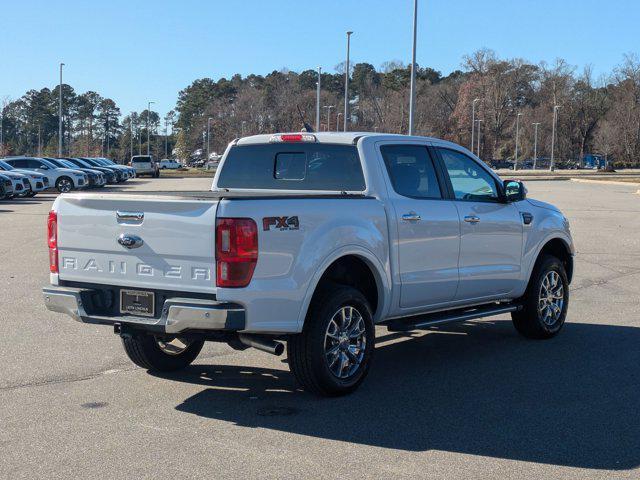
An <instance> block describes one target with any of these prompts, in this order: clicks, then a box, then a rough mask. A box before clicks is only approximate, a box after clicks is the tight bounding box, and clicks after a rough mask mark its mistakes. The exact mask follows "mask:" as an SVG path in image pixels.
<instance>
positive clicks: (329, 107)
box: [322, 105, 333, 132]
mask: <svg viewBox="0 0 640 480" xmlns="http://www.w3.org/2000/svg"><path fill="white" fill-rule="evenodd" d="M322 108H326V109H327V132H328V131H330V130H331V109H332V108H333V105H325V106H324V107H322Z"/></svg>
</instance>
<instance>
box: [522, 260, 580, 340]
mask: <svg viewBox="0 0 640 480" xmlns="http://www.w3.org/2000/svg"><path fill="white" fill-rule="evenodd" d="M551 272H555V273H557V275H558V277H559V282H561V284H562V296H563V300H562V306H561V307H560V306H558V307H557V308H556V309H555V310H554V308H551V307H550V308H551V311H556V310H558V309H559V310H560V312H559V315H558V316H557V318H549V321H547V322H545V318H546V316H544V315H542V314H541V312H540V310H539V308H538V306H539V302H540V301H541V295H542V294H541V291H542V289H543V286H542V283H543V281H544V279H545V277H547V275H553V274H552V273H551ZM542 301H545V300H542ZM519 302H520V304H521V305H522V310H520V311H517V312H513V313H512V314H511V319H512V320H513V325H514V327H515V328H516V330H517V331H518V332H519V333H520V334H521V335H523V336H524V337H527V338H533V339H546V338H551V337H553V336H555V335H557V334H558V332H560V330H561V329H562V326H563V325H564V321H565V319H566V317H567V308H568V306H569V280H568V278H567V272H566V271H565V268H564V265H563V264H562V262H561V261H560V260H559V259H558V258H556V257H554V256H552V255H542V256H541V257H540V258H539V259H538V261H537V262H536V265H535V267H534V268H533V273H532V274H531V279H530V280H529V285H528V286H527V290H526V292H525V294H524V295H523V296H522V298H520V300H519ZM554 315H555V314H554Z"/></svg>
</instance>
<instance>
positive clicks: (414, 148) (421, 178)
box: [380, 145, 442, 198]
mask: <svg viewBox="0 0 640 480" xmlns="http://www.w3.org/2000/svg"><path fill="white" fill-rule="evenodd" d="M380 151H381V152H382V157H383V158H384V163H385V164H386V166H387V172H389V177H390V178H391V183H392V184H393V189H394V190H395V191H396V192H398V193H399V194H400V195H404V196H405V197H417V198H442V195H441V193H440V186H439V185H438V178H437V177H436V171H435V168H434V166H433V162H432V161H431V157H430V156H429V152H428V150H427V147H424V146H419V145H384V146H382V147H380Z"/></svg>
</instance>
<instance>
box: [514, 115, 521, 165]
mask: <svg viewBox="0 0 640 480" xmlns="http://www.w3.org/2000/svg"><path fill="white" fill-rule="evenodd" d="M521 115H522V113H520V112H518V114H517V115H516V153H515V161H514V162H513V169H514V170H518V133H519V127H520V116H521Z"/></svg>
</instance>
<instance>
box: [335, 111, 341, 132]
mask: <svg viewBox="0 0 640 480" xmlns="http://www.w3.org/2000/svg"><path fill="white" fill-rule="evenodd" d="M340 115H342V112H338V114H337V115H336V132H339V131H340Z"/></svg>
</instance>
